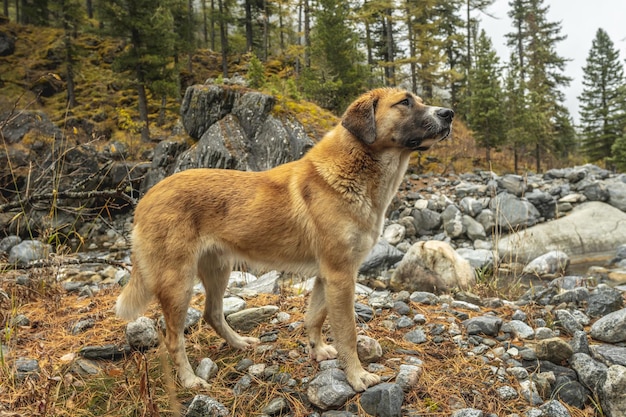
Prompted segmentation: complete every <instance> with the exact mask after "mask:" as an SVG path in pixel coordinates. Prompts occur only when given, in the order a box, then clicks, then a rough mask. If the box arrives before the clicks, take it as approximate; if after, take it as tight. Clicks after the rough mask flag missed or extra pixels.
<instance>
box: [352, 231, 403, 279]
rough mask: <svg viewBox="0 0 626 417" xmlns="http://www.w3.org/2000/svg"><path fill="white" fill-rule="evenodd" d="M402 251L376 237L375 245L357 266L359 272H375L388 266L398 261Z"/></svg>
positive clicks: (366, 273) (368, 273) (365, 273)
mask: <svg viewBox="0 0 626 417" xmlns="http://www.w3.org/2000/svg"><path fill="white" fill-rule="evenodd" d="M403 256H404V253H403V252H401V251H400V250H398V249H396V248H395V247H394V246H392V245H391V244H390V243H389V242H387V241H386V240H385V239H378V241H377V242H376V245H374V247H373V248H372V250H371V251H370V253H369V254H368V255H367V257H366V258H365V261H363V263H362V264H361V267H360V268H359V273H361V274H364V275H370V274H376V273H377V272H379V271H380V270H382V269H386V268H389V267H390V266H392V265H395V264H396V263H398V262H399V261H400V260H401V259H402V257H403Z"/></svg>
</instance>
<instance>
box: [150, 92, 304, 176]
mask: <svg viewBox="0 0 626 417" xmlns="http://www.w3.org/2000/svg"><path fill="white" fill-rule="evenodd" d="M274 104H275V99H274V98H273V97H272V96H268V95H266V94H263V93H259V92H256V91H248V90H245V89H241V88H233V87H223V86H216V85H194V86H191V87H189V88H188V89H187V92H186V93H185V97H184V99H183V103H182V104H181V119H182V123H183V126H184V128H185V130H186V131H187V133H188V134H189V136H191V137H192V138H194V139H198V142H197V143H196V144H194V145H193V146H192V147H191V148H190V149H188V150H187V151H185V152H184V153H182V154H181V155H180V156H179V157H177V160H176V163H175V169H174V171H183V170H186V169H190V168H226V169H238V170H243V171H263V170H267V169H270V168H273V167H275V166H277V165H280V164H283V163H286V162H290V161H293V160H296V159H299V158H300V157H301V156H302V155H304V153H305V152H306V151H307V150H308V149H310V148H311V147H312V146H313V141H312V140H311V139H310V138H309V137H308V136H307V135H306V133H305V131H304V128H303V127H302V125H300V123H298V122H297V121H295V120H292V119H290V118H288V117H284V116H281V117H275V116H273V115H272V114H271V111H272V109H273V107H274ZM161 170H163V169H161Z"/></svg>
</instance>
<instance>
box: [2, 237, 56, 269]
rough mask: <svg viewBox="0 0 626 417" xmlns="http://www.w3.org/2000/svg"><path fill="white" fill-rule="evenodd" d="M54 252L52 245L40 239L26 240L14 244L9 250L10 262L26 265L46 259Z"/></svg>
mask: <svg viewBox="0 0 626 417" xmlns="http://www.w3.org/2000/svg"><path fill="white" fill-rule="evenodd" d="M50 253H52V247H51V246H50V245H47V244H45V243H43V242H40V241H38V240H24V241H22V242H21V243H18V244H17V245H15V246H13V247H12V248H11V250H10V252H9V263H10V264H19V265H25V264H28V263H29V262H33V261H38V260H40V259H45V258H46V257H47V256H48V255H49V254H50Z"/></svg>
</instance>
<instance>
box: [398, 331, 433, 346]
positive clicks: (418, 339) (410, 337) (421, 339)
mask: <svg viewBox="0 0 626 417" xmlns="http://www.w3.org/2000/svg"><path fill="white" fill-rule="evenodd" d="M404 340H406V341H407V342H411V343H415V344H421V343H426V342H427V341H428V338H427V337H426V334H425V333H424V330H422V329H415V330H411V331H410V332H407V333H406V334H405V335H404Z"/></svg>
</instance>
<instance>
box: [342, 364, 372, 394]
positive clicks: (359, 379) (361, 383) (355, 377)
mask: <svg viewBox="0 0 626 417" xmlns="http://www.w3.org/2000/svg"><path fill="white" fill-rule="evenodd" d="M346 377H347V379H348V383H349V384H350V385H351V386H352V389H354V390H355V391H356V392H361V391H365V390H366V389H367V388H368V387H371V386H372V385H376V384H378V383H380V377H379V376H378V375H376V374H372V373H370V372H367V371H366V370H365V369H361V370H359V371H357V372H355V373H353V374H352V375H349V374H347V373H346Z"/></svg>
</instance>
